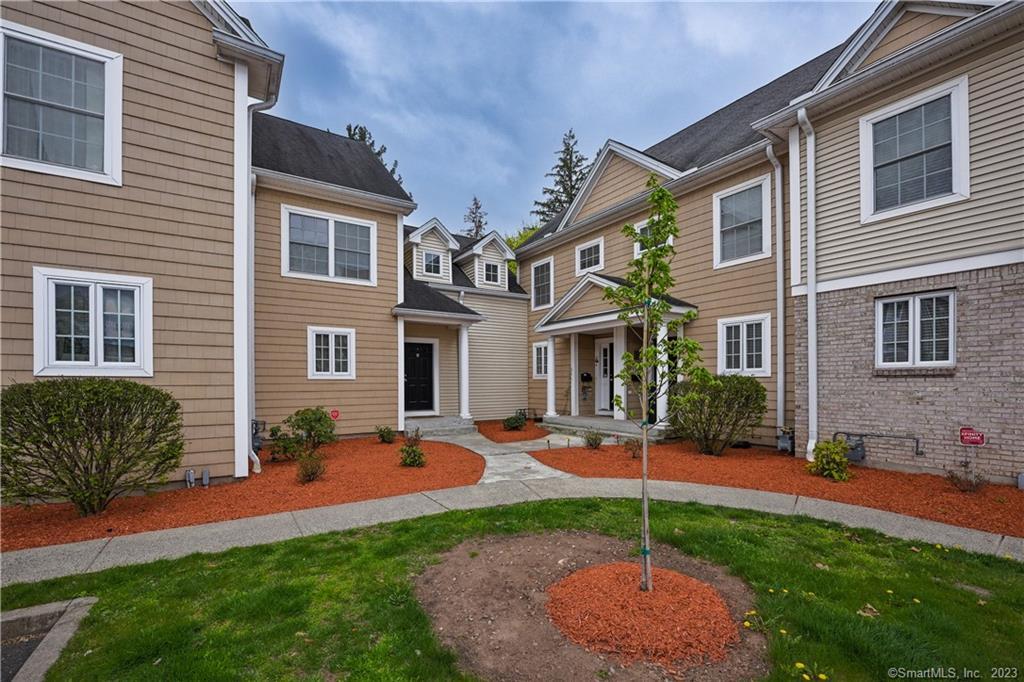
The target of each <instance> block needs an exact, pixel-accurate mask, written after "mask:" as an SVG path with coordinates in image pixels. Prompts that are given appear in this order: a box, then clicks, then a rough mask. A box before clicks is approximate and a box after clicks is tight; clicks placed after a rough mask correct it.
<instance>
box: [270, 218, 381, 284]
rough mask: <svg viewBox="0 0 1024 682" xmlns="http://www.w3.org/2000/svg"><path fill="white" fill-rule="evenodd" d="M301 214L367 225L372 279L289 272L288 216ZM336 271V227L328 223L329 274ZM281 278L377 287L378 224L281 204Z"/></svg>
mask: <svg viewBox="0 0 1024 682" xmlns="http://www.w3.org/2000/svg"><path fill="white" fill-rule="evenodd" d="M290 213H300V214H302V215H307V216H312V217H314V218H324V219H326V220H328V221H334V220H340V221H342V222H345V223H352V224H353V225H365V226H367V227H369V228H370V279H356V278H354V277H336V276H334V275H330V274H328V275H314V274H312V273H309V272H292V271H291V270H289V263H290V261H291V259H290V257H289V253H288V250H289V239H288V215H289V214H290ZM333 271H334V225H333V223H332V222H328V225H327V272H329V273H330V272H333ZM281 276H282V277H294V278H296V279H311V280H315V281H318V282H334V283H336V284H355V285H357V286H361V287H375V286H377V223H376V222H375V221H373V220H363V219H361V218H353V217H352V216H346V215H339V214H336V213H325V212H323V211H317V210H315V209H312V208H303V207H301V206H289V205H287V204H281Z"/></svg>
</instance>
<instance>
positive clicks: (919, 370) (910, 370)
mask: <svg viewBox="0 0 1024 682" xmlns="http://www.w3.org/2000/svg"><path fill="white" fill-rule="evenodd" d="M871 374H872V376H876V377H951V376H956V366H955V365H953V366H949V367H875V368H874V370H873V371H872V373H871Z"/></svg>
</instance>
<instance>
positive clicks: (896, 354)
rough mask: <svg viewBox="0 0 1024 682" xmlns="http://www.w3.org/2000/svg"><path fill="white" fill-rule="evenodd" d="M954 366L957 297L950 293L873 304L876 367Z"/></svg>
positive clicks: (903, 297)
mask: <svg viewBox="0 0 1024 682" xmlns="http://www.w3.org/2000/svg"><path fill="white" fill-rule="evenodd" d="M955 364H956V295H955V294H954V293H953V292H952V291H941V292H929V293H925V294H914V295H912V296H894V297H890V298H880V299H877V300H876V301H875V366H876V367H879V368H886V367H890V368H899V367H951V366H953V365H955Z"/></svg>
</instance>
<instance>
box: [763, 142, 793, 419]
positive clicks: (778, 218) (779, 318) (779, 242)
mask: <svg viewBox="0 0 1024 682" xmlns="http://www.w3.org/2000/svg"><path fill="white" fill-rule="evenodd" d="M766 151H767V154H768V160H769V161H771V162H772V166H773V167H774V168H775V188H774V191H773V192H772V196H773V197H774V198H775V427H776V429H777V432H776V435H778V433H781V429H782V428H783V427H785V426H786V299H785V278H784V275H785V270H783V268H784V267H785V263H784V262H783V260H784V259H785V257H786V249H785V244H784V242H783V235H784V233H785V229H784V228H783V225H782V220H783V211H782V164H781V163H779V159H778V157H777V156H775V149H774V147H773V146H772V145H770V144H769V145H768V149H767V150H766ZM790 182H792V180H790ZM790 210H792V209H790Z"/></svg>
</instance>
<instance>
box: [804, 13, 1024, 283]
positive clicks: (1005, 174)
mask: <svg viewBox="0 0 1024 682" xmlns="http://www.w3.org/2000/svg"><path fill="white" fill-rule="evenodd" d="M1021 39H1022V35H1021V34H1019V33H1018V34H1017V35H1016V36H1014V37H1013V38H1011V39H1008V40H1005V41H1003V42H1001V43H999V44H996V45H993V46H992V48H991V49H990V50H987V51H986V52H985V53H984V54H980V55H975V56H973V57H971V58H970V60H963V59H961V60H959V61H958V62H957V63H955V64H952V65H949V66H948V67H947V68H943V69H942V70H941V72H938V73H933V74H930V75H928V76H925V77H923V78H918V79H916V80H915V81H913V82H911V83H906V84H901V85H899V86H898V87H897V88H894V89H893V90H891V91H889V92H887V93H885V94H883V95H880V96H879V97H876V98H873V99H872V100H870V101H868V102H864V103H863V104H861V105H859V106H858V107H856V108H855V109H853V110H849V111H845V112H843V113H841V114H838V115H836V116H833V117H831V118H830V119H828V120H823V121H820V122H815V127H816V128H817V134H818V177H817V181H818V197H817V200H818V209H817V231H818V242H817V248H818V252H817V253H818V278H819V280H828V279H835V278H838V277H848V276H853V275H862V274H867V273H872V272H879V271H884V270H889V269H893V268H901V267H908V266H913V265H922V264H926V263H934V262H941V261H943V260H950V259H955V258H964V257H968V256H978V255H983V254H989V253H996V252H1001V251H1008V250H1012V249H1020V248H1024V227H1022V226H1024V200H1022V198H1021V197H1024V174H1022V173H1021V163H1022V161H1024V108H1022V107H1021V102H1022V101H1024V51H1022V50H1021V49H1020V40H1021ZM962 74H967V75H968V78H969V87H968V93H969V94H968V97H969V104H968V109H969V120H970V160H971V165H970V179H971V197H970V199H966V200H964V201H959V202H956V203H951V204H947V205H945V206H941V207H936V208H932V209H925V210H922V211H919V212H916V213H912V214H908V215H904V216H899V217H895V218H891V219H886V220H879V221H876V222H872V223H868V224H863V225H862V224H861V222H860V203H859V202H860V178H859V163H860V157H859V119H860V117H861V116H864V115H867V114H870V113H871V112H872V111H876V110H878V109H879V108H881V107H884V106H886V105H888V104H890V103H892V102H895V101H899V100H901V99H903V98H905V97H908V96H910V95H912V94H913V93H915V92H918V91H921V90H925V89H927V88H929V87H932V86H934V85H937V84H940V83H944V82H946V81H949V80H951V79H953V78H956V77H958V76H960V75H962ZM802 260H803V262H804V268H805V269H806V251H805V252H804V253H803V254H802Z"/></svg>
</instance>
